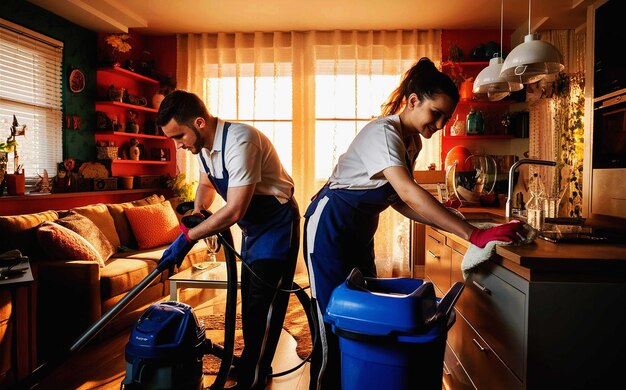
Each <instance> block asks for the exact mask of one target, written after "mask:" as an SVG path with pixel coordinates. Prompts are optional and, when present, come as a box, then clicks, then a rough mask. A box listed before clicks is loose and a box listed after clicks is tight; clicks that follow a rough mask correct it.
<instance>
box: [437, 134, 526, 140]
mask: <svg viewBox="0 0 626 390" xmlns="http://www.w3.org/2000/svg"><path fill="white" fill-rule="evenodd" d="M448 138H449V139H458V140H462V139H464V140H470V139H475V140H481V139H513V138H515V137H513V136H512V135H509V134H487V135H451V136H448Z"/></svg>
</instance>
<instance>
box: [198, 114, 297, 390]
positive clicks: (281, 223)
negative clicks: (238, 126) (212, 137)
mask: <svg viewBox="0 0 626 390" xmlns="http://www.w3.org/2000/svg"><path fill="white" fill-rule="evenodd" d="M230 125H231V124H230V123H229V122H225V123H224V130H223V133H222V178H221V179H219V178H217V177H215V176H214V175H213V174H211V171H210V170H209V168H208V166H207V163H206V161H205V160H204V157H203V156H202V153H201V154H200V159H201V161H202V165H203V166H204V169H205V171H206V172H207V175H208V178H209V180H210V181H211V183H212V184H213V187H214V188H215V190H216V191H217V193H218V194H220V196H221V197H222V198H223V199H224V200H225V201H228V199H227V193H228V178H229V176H228V171H227V170H226V162H225V158H224V155H225V153H226V137H227V136H228V128H229V127H230ZM299 221H300V214H299V211H298V205H297V204H296V202H295V199H293V197H292V198H291V199H290V200H289V201H288V202H287V203H285V204H281V203H280V202H279V201H278V200H277V199H276V197H274V196H272V195H256V194H255V195H253V197H252V200H251V201H250V205H249V206H248V209H247V211H246V214H245V215H244V216H243V218H242V219H241V220H240V221H238V222H237V225H239V227H240V228H241V231H242V233H243V235H242V244H241V247H242V248H241V256H242V258H243V261H244V262H245V263H246V264H247V265H248V266H249V267H250V268H251V269H252V271H253V272H254V273H255V274H256V275H258V276H259V277H260V278H261V279H262V280H263V281H259V280H258V279H257V278H256V277H253V275H252V274H251V272H250V271H249V270H248V268H247V267H242V268H241V297H242V302H241V307H242V330H243V336H244V343H245V347H244V350H243V352H242V355H241V360H240V362H239V364H238V366H237V373H238V374H237V382H238V387H239V388H249V387H251V386H252V385H253V384H254V383H256V384H257V386H258V388H264V385H263V382H264V380H265V379H266V376H267V375H268V374H270V373H271V363H272V359H273V357H274V352H275V350H276V345H277V344H278V339H279V337H280V333H281V329H282V325H283V320H284V318H285V312H286V310H287V305H288V303H289V293H285V292H279V291H276V289H272V288H269V287H268V286H267V285H266V284H265V283H267V284H269V285H271V286H276V287H277V288H281V289H287V290H288V289H291V283H292V281H293V274H294V271H295V266H296V260H297V256H298V249H299V244H300V222H299ZM264 324H265V326H264Z"/></svg>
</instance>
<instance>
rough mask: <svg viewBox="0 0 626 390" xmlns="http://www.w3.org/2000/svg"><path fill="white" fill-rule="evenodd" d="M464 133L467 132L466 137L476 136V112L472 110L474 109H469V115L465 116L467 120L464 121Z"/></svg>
mask: <svg viewBox="0 0 626 390" xmlns="http://www.w3.org/2000/svg"><path fill="white" fill-rule="evenodd" d="M465 123H466V126H465V131H466V132H467V135H476V134H478V133H477V132H476V111H475V110H474V107H471V108H470V112H469V114H467V118H466V119H465Z"/></svg>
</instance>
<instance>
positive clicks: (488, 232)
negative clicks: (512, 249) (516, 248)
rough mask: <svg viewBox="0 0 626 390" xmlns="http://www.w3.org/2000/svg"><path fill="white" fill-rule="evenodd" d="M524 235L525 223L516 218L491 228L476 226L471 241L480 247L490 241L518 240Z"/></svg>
mask: <svg viewBox="0 0 626 390" xmlns="http://www.w3.org/2000/svg"><path fill="white" fill-rule="evenodd" d="M524 237H525V235H524V223H523V222H520V221H517V220H514V221H511V222H508V223H505V224H503V225H499V226H494V227H492V228H489V229H479V228H476V229H474V231H472V235H471V236H470V242H471V243H472V244H474V245H476V246H477V247H479V248H484V247H485V245H487V243H488V242H489V241H504V242H516V241H519V240H522V239H524Z"/></svg>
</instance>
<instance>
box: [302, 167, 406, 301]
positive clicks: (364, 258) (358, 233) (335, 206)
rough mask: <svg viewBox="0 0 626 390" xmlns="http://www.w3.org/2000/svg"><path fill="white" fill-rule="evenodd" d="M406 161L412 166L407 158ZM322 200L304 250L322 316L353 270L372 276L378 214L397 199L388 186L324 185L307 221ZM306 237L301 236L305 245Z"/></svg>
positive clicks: (312, 204) (374, 265)
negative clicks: (310, 243) (310, 242)
mask: <svg viewBox="0 0 626 390" xmlns="http://www.w3.org/2000/svg"><path fill="white" fill-rule="evenodd" d="M406 160H407V161H406V163H407V166H409V167H412V164H411V160H409V158H408V156H407V158H406ZM325 198H327V199H328V201H327V203H326V205H325V206H324V210H323V211H322V213H321V215H320V216H319V221H318V222H317V230H316V232H315V242H314V243H313V248H305V252H309V253H310V256H311V259H310V260H311V265H310V266H312V267H313V273H314V279H312V280H314V281H315V298H316V299H317V302H318V305H319V308H320V309H321V312H322V313H324V312H325V310H326V306H327V304H328V300H329V298H330V294H331V293H332V291H333V289H334V288H335V287H337V286H338V285H340V284H341V283H343V281H344V280H345V278H346V277H347V276H348V274H349V273H350V271H352V269H353V268H354V267H357V268H359V270H360V271H361V272H362V273H363V275H364V276H370V277H374V276H376V264H375V263H374V234H375V233H376V229H377V228H378V219H379V215H380V213H381V212H382V211H384V210H385V209H386V208H387V207H389V206H390V205H392V204H394V203H396V202H397V201H398V200H399V199H400V197H399V196H398V194H397V193H396V191H395V190H394V189H393V187H392V186H391V184H390V183H386V184H385V185H383V186H381V187H378V188H374V189H367V190H348V189H330V187H329V185H328V184H326V185H325V186H324V187H322V189H321V190H320V191H319V193H318V194H317V195H316V196H315V198H314V199H313V201H312V202H311V204H310V205H309V207H308V208H307V210H306V213H305V214H304V216H305V218H307V220H308V218H309V217H311V215H313V214H314V213H315V210H316V209H317V207H318V205H319V203H320V201H321V200H322V199H325ZM307 222H308V221H307ZM307 228H308V223H307ZM308 235H309V233H308V232H307V233H305V242H306V237H307V236H308Z"/></svg>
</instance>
